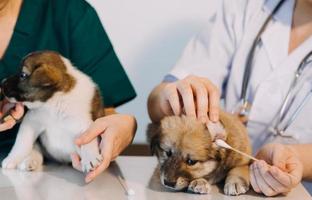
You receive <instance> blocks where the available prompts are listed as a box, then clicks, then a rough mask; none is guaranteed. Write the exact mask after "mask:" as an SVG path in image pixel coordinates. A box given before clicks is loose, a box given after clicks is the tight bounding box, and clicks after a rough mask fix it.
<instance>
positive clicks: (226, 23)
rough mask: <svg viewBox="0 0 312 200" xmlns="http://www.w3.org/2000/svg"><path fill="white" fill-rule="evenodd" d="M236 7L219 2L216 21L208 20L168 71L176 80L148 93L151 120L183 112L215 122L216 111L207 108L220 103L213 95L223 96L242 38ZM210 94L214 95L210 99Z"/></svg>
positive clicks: (239, 16) (240, 11) (165, 82)
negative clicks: (234, 56) (206, 24)
mask: <svg viewBox="0 0 312 200" xmlns="http://www.w3.org/2000/svg"><path fill="white" fill-rule="evenodd" d="M236 7H237V6H236V4H233V2H231V1H222V3H221V4H220V7H219V9H218V12H217V16H216V17H215V20H213V21H210V22H209V23H208V26H207V27H205V29H203V30H202V31H201V32H200V33H199V34H198V35H196V36H195V37H194V38H192V39H191V40H190V42H189V43H188V45H187V46H186V48H185V49H184V51H183V53H182V56H181V58H180V59H179V60H178V62H177V63H176V65H175V66H174V67H173V69H172V70H171V71H170V72H169V75H170V76H173V77H175V78H176V80H175V81H170V82H168V81H166V80H164V82H163V83H160V84H159V85H157V86H156V87H155V89H154V90H153V91H152V92H151V94H150V96H149V100H148V110H149V114H150V118H151V119H152V121H156V122H157V121H159V120H160V119H161V118H162V117H164V116H167V115H172V114H175V115H179V114H182V113H183V114H186V115H191V116H194V115H197V117H198V118H204V119H206V120H207V119H208V118H211V119H210V120H212V121H217V120H218V111H216V110H214V109H212V110H210V111H209V109H210V105H211V104H213V105H215V104H217V103H218V102H219V100H216V99H217V98H215V97H214V96H215V95H214V93H216V92H218V93H220V94H219V95H218V96H219V97H218V98H220V96H222V95H224V93H223V91H224V89H225V87H226V82H227V81H226V80H227V78H228V75H229V70H230V67H231V62H232V57H233V54H234V52H235V49H236V44H237V43H238V41H239V40H240V37H241V35H242V34H241V32H242V30H241V29H242V25H241V24H242V23H243V20H242V14H241V13H242V11H243V10H242V9H241V8H236ZM238 7H240V6H238ZM234 8H235V9H234ZM233 10H235V11H233ZM233 16H235V17H233ZM233 19H235V20H233ZM202 88H204V90H203V89H202ZM207 88H209V89H207ZM212 88H213V89H212ZM211 91H212V92H213V94H212V98H211V99H210V96H209V93H210V92H211ZM222 93H223V94H222ZM177 95H178V97H179V98H177ZM196 95H197V96H196ZM198 97H199V98H198ZM178 99H179V100H180V102H179V101H178ZM198 100H199V101H198ZM207 102H208V103H207ZM210 103H211V104H210ZM199 105H201V106H199ZM208 105H209V106H208ZM170 109H171V110H170ZM183 109H184V110H183ZM183 111H184V112H183ZM210 112H211V113H210ZM207 113H208V115H207ZM212 116H216V117H212ZM203 121H205V120H203Z"/></svg>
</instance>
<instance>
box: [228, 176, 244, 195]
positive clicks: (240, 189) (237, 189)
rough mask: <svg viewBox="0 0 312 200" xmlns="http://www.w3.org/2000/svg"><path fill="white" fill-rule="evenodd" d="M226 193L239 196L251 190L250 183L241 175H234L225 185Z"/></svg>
mask: <svg viewBox="0 0 312 200" xmlns="http://www.w3.org/2000/svg"><path fill="white" fill-rule="evenodd" d="M223 190H224V194H226V195H231V196H237V195H240V194H244V193H246V192H247V191H248V190H249V184H248V183H247V182H246V181H245V180H244V179H243V178H241V177H233V178H231V179H230V180H228V181H227V182H226V183H225V185H224V188H223Z"/></svg>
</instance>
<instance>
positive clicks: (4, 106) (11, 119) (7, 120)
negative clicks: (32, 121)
mask: <svg viewBox="0 0 312 200" xmlns="http://www.w3.org/2000/svg"><path fill="white" fill-rule="evenodd" d="M0 107H1V111H0V117H1V118H3V117H4V118H3V123H1V124H0V132H2V131H5V130H8V129H11V128H12V127H13V126H14V125H15V124H16V123H17V120H20V119H21V118H22V117H23V115H24V106H23V104H21V103H9V102H8V101H7V100H5V99H4V100H2V101H1V102H0ZM7 112H10V113H9V114H8V115H7ZM5 115H7V117H5Z"/></svg>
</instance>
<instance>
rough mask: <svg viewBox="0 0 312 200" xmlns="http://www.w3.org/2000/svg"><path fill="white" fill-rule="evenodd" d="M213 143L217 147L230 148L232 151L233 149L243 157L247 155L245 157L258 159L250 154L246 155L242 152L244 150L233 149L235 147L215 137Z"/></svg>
mask: <svg viewBox="0 0 312 200" xmlns="http://www.w3.org/2000/svg"><path fill="white" fill-rule="evenodd" d="M215 144H216V145H218V146H219V147H222V148H226V149H230V150H232V151H235V152H236V153H239V154H241V155H243V156H245V157H247V158H249V159H251V160H254V161H259V160H258V159H257V158H255V157H253V156H251V155H248V154H247V153H244V152H242V151H240V150H238V149H235V148H233V147H231V146H230V145H228V144H227V143H226V142H225V141H224V140H221V139H217V140H216V141H215Z"/></svg>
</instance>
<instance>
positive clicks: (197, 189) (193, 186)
mask: <svg viewBox="0 0 312 200" xmlns="http://www.w3.org/2000/svg"><path fill="white" fill-rule="evenodd" d="M187 190H188V191H189V192H193V193H197V194H208V193H209V192H210V191H211V185H210V183H209V182H208V181H207V180H206V179H204V178H198V179H195V180H193V181H191V183H190V184H189V186H188V189H187Z"/></svg>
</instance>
